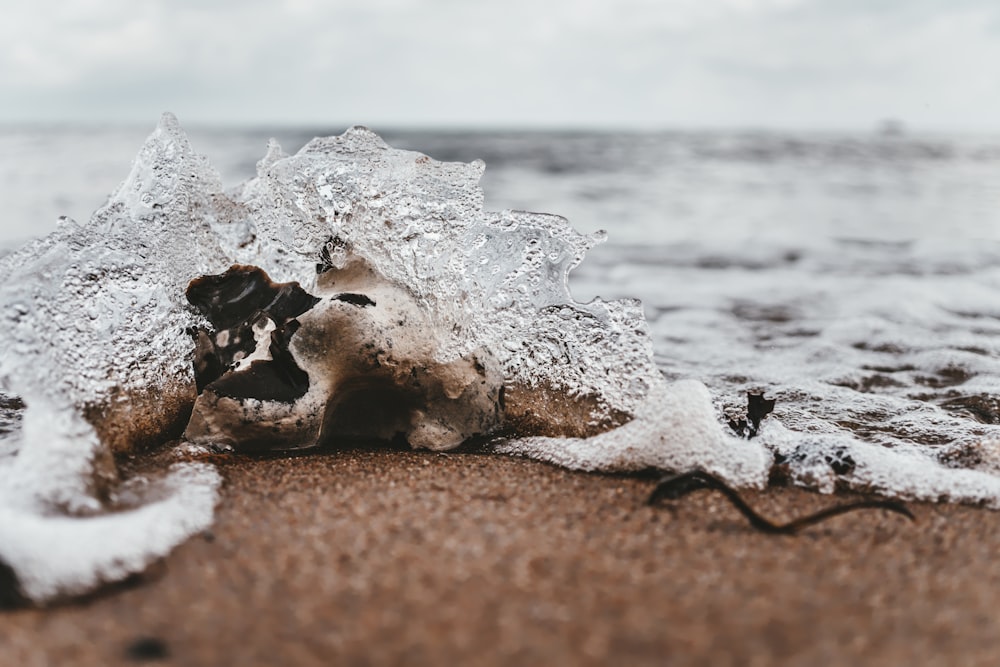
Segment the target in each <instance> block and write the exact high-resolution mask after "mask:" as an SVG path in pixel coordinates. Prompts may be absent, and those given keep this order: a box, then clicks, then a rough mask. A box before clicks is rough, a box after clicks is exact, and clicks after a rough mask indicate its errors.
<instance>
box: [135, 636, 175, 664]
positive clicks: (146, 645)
mask: <svg viewBox="0 0 1000 667" xmlns="http://www.w3.org/2000/svg"><path fill="white" fill-rule="evenodd" d="M125 655H126V656H127V657H128V659H129V660H134V661H136V662H146V661H152V660H166V659H167V658H169V657H170V649H169V648H168V647H167V643H166V642H165V641H163V640H162V639H160V638H159V637H139V638H138V639H136V640H135V641H133V642H132V643H131V644H129V645H128V648H126V649H125Z"/></svg>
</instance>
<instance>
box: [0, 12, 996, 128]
mask: <svg viewBox="0 0 1000 667" xmlns="http://www.w3.org/2000/svg"><path fill="white" fill-rule="evenodd" d="M2 1H3V5H2V10H3V11H2V16H3V20H2V21H0V122H18V123H19V122H24V121H44V122H49V121H55V122H64V121H66V122H72V121H86V122H97V123H99V122H130V123H131V122H135V123H140V124H145V125H148V124H150V123H153V122H155V120H156V119H157V117H158V116H159V114H160V112H161V111H164V110H171V111H174V112H175V113H177V115H178V116H179V117H180V118H181V120H182V121H183V122H184V123H185V124H188V125H194V124H206V123H210V124H237V125H265V126H272V125H295V124H310V125H316V124H322V125H338V124H350V123H364V124H369V125H379V126H388V125H396V126H456V125H458V126H464V127H477V126H525V125H527V126H542V127H553V126H554V127H569V126H619V127H620V126H625V127H691V126H706V127H708V126H710V127H715V126H764V127H796V128H869V127H872V126H874V124H875V123H876V122H877V121H879V120H880V119H883V118H887V117H895V118H900V119H902V120H904V121H905V122H906V123H907V125H909V126H911V127H914V128H929V129H957V130H1000V1H998V0H606V1H598V0H503V1H502V2H476V1H475V0H358V1H354V0H340V1H336V0H332V1H331V0H326V1H324V0H284V1H277V0H217V1H214V2H213V1H212V0H53V1H48V0H35V1H34V2H26V1H22V0H2Z"/></svg>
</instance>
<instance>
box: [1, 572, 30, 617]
mask: <svg viewBox="0 0 1000 667" xmlns="http://www.w3.org/2000/svg"><path fill="white" fill-rule="evenodd" d="M25 604H27V600H26V599H25V597H24V594H23V593H21V585H20V583H18V580H17V575H16V574H14V569H13V568H12V567H11V566H10V565H7V563H5V562H3V561H2V560H0V609H14V608H16V607H23V606H24V605H25Z"/></svg>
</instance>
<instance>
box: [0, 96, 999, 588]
mask: <svg viewBox="0 0 1000 667" xmlns="http://www.w3.org/2000/svg"><path fill="white" fill-rule="evenodd" d="M483 169H484V165H483V164H482V163H481V162H473V163H471V164H464V163H442V162H436V161H434V160H431V159H430V158H428V157H427V156H424V155H421V154H419V153H415V152H410V151H402V150H395V149H392V148H389V147H388V146H387V145H386V144H385V143H384V142H383V141H382V140H381V139H380V138H379V137H377V136H376V135H375V134H374V133H372V132H370V131H368V130H366V129H364V128H353V129H351V130H348V131H347V132H346V133H344V134H343V135H341V136H338V137H329V138H323V139H314V140H313V141H311V142H310V143H308V144H307V145H306V146H305V147H304V148H302V149H301V150H300V151H299V152H298V153H297V154H295V155H293V156H289V155H286V154H285V153H283V152H282V150H281V148H280V147H279V146H278V145H277V144H276V143H275V142H272V143H271V144H270V145H269V147H268V150H267V154H266V155H265V157H264V158H263V159H262V160H261V161H260V163H259V164H258V173H257V176H256V177H255V178H252V179H250V180H249V181H247V182H246V183H244V184H242V185H241V186H239V187H237V188H235V189H232V190H226V189H224V188H223V187H222V185H221V181H220V179H219V177H218V175H217V174H216V173H215V171H214V170H213V169H212V168H211V167H210V165H209V164H208V163H207V161H206V160H205V159H204V158H203V157H201V156H199V155H197V154H196V153H195V152H194V151H193V150H192V148H191V146H190V145H189V142H188V140H187V138H186V136H185V134H184V133H183V131H182V130H181V129H180V127H179V126H178V124H177V121H176V119H174V118H173V117H172V116H170V115H169V114H167V115H165V116H164V117H163V119H162V120H161V122H160V124H159V126H158V127H157V128H156V130H155V131H154V133H153V134H152V135H151V136H150V138H149V139H148V140H147V142H146V144H145V145H144V146H143V148H142V150H141V151H140V153H139V155H138V157H137V158H136V160H135V162H134V164H133V167H132V170H131V172H130V173H129V175H128V177H127V178H126V179H125V181H124V182H123V183H122V184H121V186H120V187H119V188H118V190H117V191H116V192H115V193H114V194H112V195H111V197H110V198H109V199H108V201H107V203H106V204H105V205H104V206H103V207H102V208H100V209H99V210H98V211H97V212H96V213H95V214H94V216H93V218H92V219H91V220H90V222H89V223H87V224H82V225H81V224H77V223H76V222H74V221H72V220H68V219H67V220H63V221H62V222H61V224H60V226H59V228H58V230H57V231H56V232H55V233H53V234H52V235H50V236H49V237H46V238H44V239H41V240H38V241H35V242H32V243H29V244H28V245H27V246H25V247H24V248H22V249H21V250H19V251H17V252H15V253H14V254H12V255H10V256H7V257H5V258H4V259H3V260H0V270H2V271H3V273H4V278H5V280H4V283H3V287H2V288H0V313H2V317H3V318H4V320H5V327H6V330H7V337H8V340H7V344H6V345H5V346H3V348H2V349H0V382H2V384H0V388H2V390H3V391H4V392H5V393H6V394H7V395H8V397H17V399H14V398H10V399H9V402H10V403H11V404H12V405H13V404H15V403H16V401H17V400H23V402H24V404H25V405H26V409H25V410H24V416H23V425H21V426H20V427H19V428H18V427H17V426H16V424H13V425H12V426H11V431H10V433H9V434H8V435H7V438H6V440H5V441H2V442H0V589H2V588H3V586H4V583H3V579H4V577H3V576H2V575H3V573H4V572H6V571H10V572H11V573H12V576H13V577H14V578H15V579H14V580H15V581H16V584H8V589H10V590H8V594H10V591H11V590H14V589H16V590H14V592H16V593H17V594H18V595H22V596H24V597H26V598H28V599H30V600H33V601H35V602H46V601H49V600H52V599H56V598H59V597H62V596H67V595H74V594H79V593H82V592H85V591H87V590H90V589H91V588H93V587H94V586H97V585H99V584H101V583H103V582H107V581H113V580H116V579H120V578H122V577H123V576H125V575H127V574H129V573H130V572H135V571H138V570H141V569H142V568H144V567H145V566H146V565H147V564H148V563H149V562H150V561H151V560H153V559H155V558H158V557H162V556H163V555H164V554H165V553H167V552H168V551H169V550H170V549H171V548H173V547H174V546H175V545H176V544H178V543H180V542H181V541H183V540H184V539H185V538H186V537H187V536H189V535H191V534H192V533H194V532H196V531H198V530H201V529H203V528H205V527H206V526H207V525H209V523H210V521H211V515H212V508H213V505H214V502H215V497H216V489H217V486H218V476H217V474H216V473H215V472H214V470H213V469H212V468H211V467H210V466H208V465H206V464H197V463H176V464H174V465H173V466H172V467H171V468H170V470H169V471H168V472H167V474H166V475H165V476H163V477H153V478H150V479H149V480H147V482H146V483H145V484H142V483H139V482H140V481H141V480H142V479H145V478H136V477H133V478H127V479H123V478H121V475H120V472H119V470H118V468H117V465H116V455H122V454H126V453H134V452H138V451H142V450H143V449H144V448H146V447H148V446H149V445H156V444H162V443H163V442H165V441H166V440H168V439H170V438H172V437H177V436H178V435H180V434H181V433H182V432H183V433H184V435H185V438H186V439H187V440H188V441H190V442H193V443H195V444H197V445H202V446H204V445H209V446H223V447H234V448H246V449H260V448H266V447H303V446H310V445H313V444H316V443H320V442H324V441H328V440H329V439H331V438H337V437H340V436H357V435H361V436H376V437H383V438H387V437H392V436H397V435H399V436H401V437H404V438H406V439H407V441H408V442H409V443H410V444H411V445H412V446H415V447H427V448H432V449H450V448H453V447H455V446H457V445H459V444H460V443H461V442H463V441H464V440H466V439H467V438H469V437H471V436H483V437H487V438H491V439H492V447H493V449H494V450H496V451H498V452H503V453H512V454H521V455H527V456H532V457H535V458H538V459H542V460H546V461H551V462H553V463H557V464H560V465H563V466H567V467H571V468H577V469H583V470H607V471H611V470H617V471H627V470H638V469H644V468H650V467H653V468H659V469H663V470H678V471H679V470H688V469H691V468H701V469H704V470H707V471H710V472H713V473H715V474H717V475H719V476H721V477H723V478H725V479H727V480H728V481H730V482H731V483H733V484H736V485H741V486H757V487H760V486H763V485H764V484H765V483H766V481H767V479H768V475H769V473H770V470H771V466H772V463H773V460H774V452H777V453H778V454H779V455H780V456H781V458H782V460H783V461H784V462H785V463H784V465H787V466H789V468H790V471H791V472H790V474H791V476H793V477H794V478H795V479H796V480H797V481H799V482H803V483H813V485H814V486H817V487H819V488H826V486H827V483H826V481H825V480H826V479H827V477H823V475H826V474H827V473H826V471H827V469H828V468H829V464H828V458H826V457H827V455H828V454H829V451H831V447H834V446H835V447H836V448H841V447H842V446H843V443H841V442H837V443H833V444H832V445H831V444H829V443H824V442H822V437H821V436H810V438H812V440H810V441H809V443H806V444H807V446H806V448H805V449H802V447H803V441H802V439H801V438H800V437H799V435H800V434H795V433H791V432H789V431H787V430H785V429H783V428H782V426H781V425H780V424H777V423H771V424H765V428H764V429H762V432H761V436H762V437H761V438H759V439H758V440H755V441H747V440H742V439H737V438H735V437H732V436H730V435H727V434H726V433H725V432H724V429H723V426H722V425H721V423H720V421H719V419H718V415H717V411H716V409H715V408H714V407H713V405H712V401H711V398H710V396H709V394H708V391H707V389H706V388H705V386H704V385H702V384H700V383H698V382H695V381H683V382H677V383H673V384H668V383H667V382H666V381H665V380H664V379H663V376H662V375H661V373H660V371H659V370H658V369H657V367H656V365H655V364H654V361H653V355H652V344H651V342H650V340H649V335H648V330H647V326H646V322H645V319H644V317H643V312H642V308H641V304H640V303H639V302H638V301H635V300H618V301H602V300H599V299H595V300H594V301H591V302H589V303H577V302H576V301H575V300H574V299H573V298H572V296H571V294H570V292H569V288H568V275H569V272H570V271H571V270H572V269H573V268H574V267H575V266H576V265H577V264H578V263H579V262H580V261H581V260H582V259H583V256H584V254H585V252H586V251H587V250H588V249H589V248H590V247H591V246H593V245H594V244H595V243H598V242H600V241H601V240H602V238H603V235H602V234H597V235H593V236H585V235H581V234H579V233H577V232H576V231H574V230H573V229H572V228H571V227H570V225H569V223H568V222H567V221H566V220H565V219H563V218H560V217H557V216H552V215H543V214H536V213H526V212H519V211H495V212H494V211H488V210H484V206H483V203H484V202H483V193H482V190H481V189H480V187H479V184H478V182H479V178H480V176H481V175H482V173H483ZM373 406H374V407H373ZM189 416H190V419H189ZM15 421H16V420H15ZM761 443H766V446H765V444H761ZM838 451H839V450H838ZM852 455H853V459H852V461H853V463H854V467H853V472H852V474H853V475H854V477H853V478H851V477H850V476H848V477H847V478H846V479H847V482H848V484H849V485H850V483H853V482H856V484H855V486H857V487H862V488H875V489H877V490H879V491H883V492H885V493H890V494H895V495H898V496H904V497H916V498H935V499H936V498H938V497H949V498H953V499H957V500H986V501H989V502H991V503H993V504H996V503H997V502H998V499H1000V492H998V491H997V490H995V489H994V486H991V484H994V485H995V479H996V478H994V477H990V476H988V475H987V473H983V472H979V471H960V470H948V469H946V468H944V467H942V466H940V465H937V464H936V463H933V462H931V461H930V460H929V459H927V458H926V457H923V458H922V457H921V456H919V455H913V456H908V455H907V453H905V452H904V453H897V452H888V451H885V450H879V449H878V448H877V447H868V446H865V445H862V444H860V443H857V445H856V446H855V449H854V450H852ZM824 466H825V467H824ZM907 466H909V467H907ZM810 475H812V477H810ZM963 475H964V476H963ZM991 480H993V481H991ZM12 586H13V587H14V588H12ZM2 594H3V591H2V590H0V596H2Z"/></svg>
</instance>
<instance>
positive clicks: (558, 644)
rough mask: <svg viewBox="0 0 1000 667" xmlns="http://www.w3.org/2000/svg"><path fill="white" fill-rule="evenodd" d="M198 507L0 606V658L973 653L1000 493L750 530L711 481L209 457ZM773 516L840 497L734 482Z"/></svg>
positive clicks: (993, 645) (365, 659)
mask: <svg viewBox="0 0 1000 667" xmlns="http://www.w3.org/2000/svg"><path fill="white" fill-rule="evenodd" d="M220 468H221V470H222V473H223V475H224V477H225V480H226V483H225V486H224V488H223V492H222V500H221V503H220V505H219V508H218V516H217V521H216V524H215V526H214V528H213V529H212V530H211V531H210V532H209V533H206V534H204V535H202V536H199V537H197V538H195V539H193V540H191V541H189V542H188V543H186V544H184V545H182V546H181V547H180V548H178V549H177V550H176V551H175V552H174V553H172V554H171V555H170V556H169V557H167V558H166V559H165V560H164V561H163V563H162V565H160V566H158V567H154V568H153V569H152V570H151V571H149V572H147V573H146V575H144V576H143V577H141V578H138V579H137V580H136V581H134V582H131V583H130V584H128V585H123V586H119V587H116V588H114V589H111V590H107V591H105V592H103V593H101V594H99V595H96V596H94V597H92V598H90V599H88V600H85V601H83V602H77V603H72V604H66V605H62V606H58V607H56V608H52V609H48V610H34V609H27V610H18V611H12V612H4V613H3V614H2V615H0V640H2V643H0V646H2V648H0V652H2V653H0V656H2V662H3V664H10V665H15V664H16V665H50V664H74V665H107V664H135V663H136V662H146V661H150V662H151V661H160V662H163V663H168V664H177V665H267V664H296V665H312V664H316V665H333V664H337V665H386V664H438V665H440V664H477V665H479V664H482V665H531V664H539V665H540V664H612V663H616V664H671V665H683V664H711V665H775V664H803V665H804V664H824V665H836V664H844V665H848V664H851V665H854V664H885V665H890V664H896V665H898V664H923V665H926V664H956V663H961V664H967V665H972V664H982V665H993V664H998V661H1000V622H998V621H997V619H996V608H997V604H998V601H1000V568H997V567H996V565H995V563H994V560H995V554H996V553H997V551H998V547H1000V531H998V530H997V528H998V527H1000V514H997V513H994V512H990V511H985V510H979V509H975V508H970V507H957V506H947V505H926V504H914V505H912V506H911V507H912V509H913V511H914V513H915V514H916V516H917V519H918V520H917V522H916V523H910V522H908V521H906V520H905V519H903V518H901V517H899V516H897V515H892V514H889V513H886V512H882V511H876V512H870V513H863V514H853V515H846V516H842V517H839V518H836V519H834V520H832V521H830V522H829V523H826V524H823V525H820V526H818V527H814V528H812V529H809V530H807V531H806V532H804V533H803V534H801V535H799V536H797V537H773V536H767V535H762V534H759V533H756V532H754V531H753V530H752V529H751V528H749V527H748V526H747V524H746V523H745V521H744V520H743V519H742V517H740V516H739V515H738V514H737V513H736V512H735V511H734V510H733V509H732V508H731V507H730V506H729V505H728V504H727V503H726V502H725V501H724V500H723V499H722V498H721V497H719V496H717V495H715V494H710V493H705V492H700V493H697V494H695V495H693V496H690V497H688V498H686V499H684V500H682V501H678V502H675V503H668V504H665V505H664V506H661V507H655V508H652V507H647V506H645V505H644V499H645V497H646V495H647V493H648V492H649V490H650V488H651V485H652V481H651V480H649V479H641V478H629V477H616V476H606V475H596V474H585V473H576V472H569V471H565V470H562V469H559V468H555V467H552V466H548V465H545V464H540V463H535V462H531V461H526V460H520V459H512V458H506V457H498V456H490V455H484V454H472V453H466V454H449V455H442V454H434V453H420V452H408V451H384V450H382V451H379V450H374V451H373V450H363V449H359V450H353V451H347V452H337V453H324V454H318V455H311V456H300V457H294V458H266V459H247V458H242V457H233V458H229V459H223V460H222V462H221V465H220ZM748 498H749V500H750V501H751V502H752V503H753V504H754V505H755V506H757V507H758V508H759V509H760V510H761V511H763V512H766V513H767V514H769V515H771V516H774V517H779V518H780V517H788V516H791V515H795V514H800V513H804V512H807V511H811V510H815V509H818V508H820V507H822V506H825V505H827V504H829V503H831V502H836V501H837V500H839V499H837V498H831V497H825V496H820V495H817V494H814V493H809V492H805V491H800V490H797V489H769V490H767V491H764V492H756V493H750V494H748Z"/></svg>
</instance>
